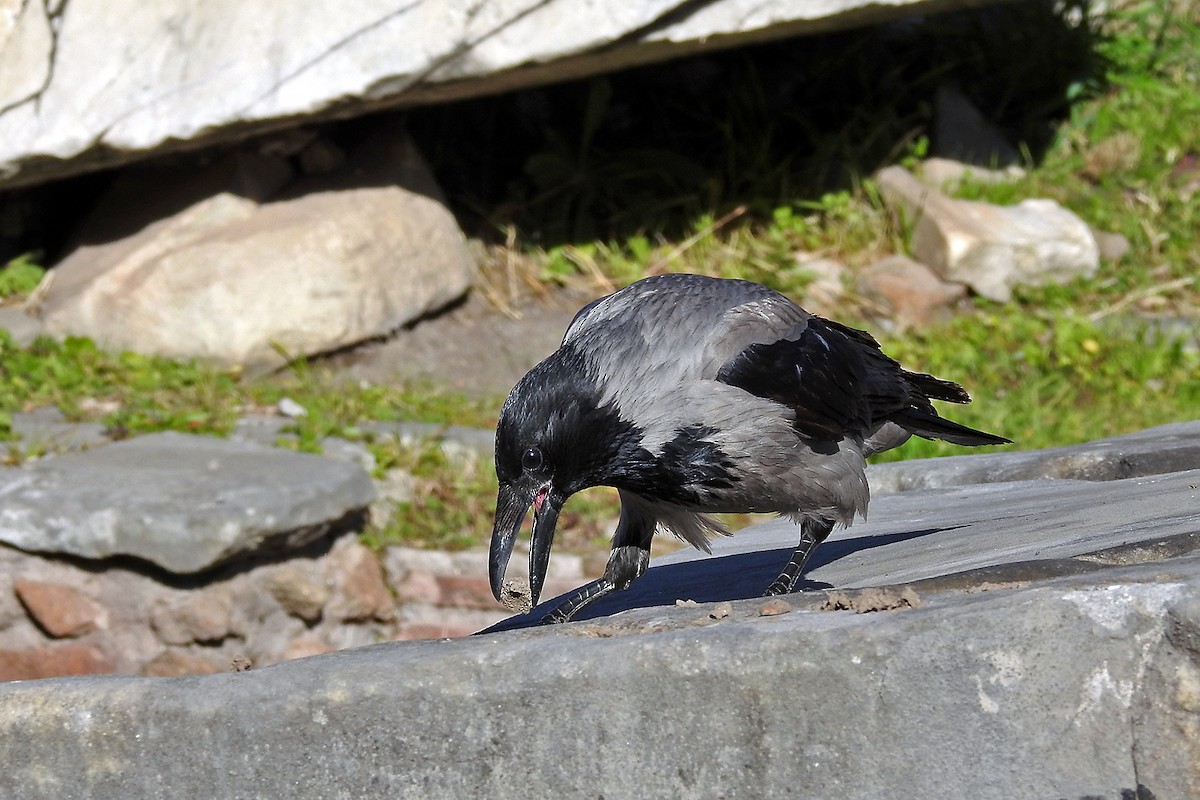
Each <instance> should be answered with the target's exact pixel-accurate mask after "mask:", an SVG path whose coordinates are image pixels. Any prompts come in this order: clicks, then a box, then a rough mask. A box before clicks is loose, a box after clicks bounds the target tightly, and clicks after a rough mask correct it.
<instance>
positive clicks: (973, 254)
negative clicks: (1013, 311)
mask: <svg viewBox="0 0 1200 800" xmlns="http://www.w3.org/2000/svg"><path fill="white" fill-rule="evenodd" d="M877 181H878V182H879V188H880V191H881V193H882V194H883V196H884V198H885V199H886V200H887V201H888V203H889V204H891V205H893V206H897V207H899V208H901V209H903V210H904V211H905V212H906V213H907V214H908V215H909V218H910V219H912V220H914V225H913V233H912V241H911V247H912V252H913V255H914V256H915V257H916V258H917V259H918V260H919V261H921V262H923V263H925V264H927V265H929V266H930V267H932V268H933V269H934V271H935V272H937V273H938V274H939V275H941V276H942V277H943V278H944V279H946V280H948V281H953V282H955V283H963V284H966V285H967V286H970V287H971V288H972V289H973V290H974V291H975V292H977V293H978V294H980V295H982V296H984V297H986V298H988V299H989V300H996V301H998V302H1007V301H1008V300H1009V299H1010V298H1011V297H1012V290H1013V287H1015V286H1021V285H1041V284H1046V283H1065V282H1066V281H1068V280H1071V279H1072V278H1076V277H1079V276H1091V275H1094V274H1095V272H1096V269H1097V268H1098V267H1099V265H1100V251H1099V248H1098V247H1097V245H1096V239H1095V237H1094V236H1092V231H1091V229H1090V228H1089V227H1088V225H1087V223H1085V222H1084V221H1083V220H1081V219H1080V218H1079V217H1077V216H1075V215H1074V214H1072V213H1071V212H1070V211H1068V210H1067V209H1065V208H1063V207H1062V206H1060V205H1059V204H1058V203H1056V202H1054V201H1053V200H1042V199H1035V200H1025V201H1022V202H1021V203H1018V204H1017V205H1015V206H996V205H991V204H989V203H978V202H973V201H969V200H954V199H952V198H949V197H946V196H945V195H943V194H941V193H940V192H938V191H937V190H935V189H931V188H929V187H928V186H926V185H925V184H922V183H921V182H920V181H918V180H917V179H916V178H915V177H913V176H912V175H911V174H910V173H909V172H908V171H907V170H905V169H904V168H903V167H887V168H885V169H883V170H881V171H880V172H879V174H878V176H877Z"/></svg>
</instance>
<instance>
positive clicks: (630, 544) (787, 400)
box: [489, 274, 1009, 622]
mask: <svg viewBox="0 0 1200 800" xmlns="http://www.w3.org/2000/svg"><path fill="white" fill-rule="evenodd" d="M970 399H971V398H970V397H969V396H968V395H967V393H966V392H965V391H964V390H963V388H962V387H961V386H959V385H958V384H956V383H951V382H950V381H944V380H941V379H938V378H935V377H933V376H931V375H925V374H922V373H917V372H909V371H908V370H905V369H903V368H902V367H901V366H900V364H899V363H897V362H896V361H894V360H893V359H891V358H889V357H888V356H886V355H884V353H883V352H882V350H881V349H880V346H879V343H878V342H876V341H875V339H874V338H872V337H871V336H870V334H867V333H865V332H863V331H860V330H856V329H854V328H849V327H846V326H845V325H841V324H839V323H836V322H833V321H831V320H827V319H823V318H821V317H818V316H814V315H813V314H810V313H808V312H807V311H805V310H804V309H802V308H800V307H799V306H798V305H796V304H795V303H793V302H792V301H791V300H789V299H787V298H786V297H784V296H783V295H782V294H779V293H778V292H776V291H774V290H771V289H768V288H767V287H765V286H761V285H759V284H756V283H751V282H749V281H740V280H724V279H719V278H709V277H705V276H701V275H685V274H673V275H660V276H655V277H651V278H645V279H643V280H640V281H638V282H637V283H634V284H632V285H630V286H627V287H626V288H624V289H621V290H620V291H618V292H614V293H613V294H610V295H608V296H607V297H603V298H601V299H599V300H596V301H594V302H592V303H590V304H588V305H587V306H585V307H584V308H583V309H582V310H580V311H579V313H578V314H576V315H575V319H574V320H572V322H571V324H570V325H569V326H568V327H567V332H566V334H565V335H564V336H563V340H562V345H561V346H560V347H559V348H558V350H556V351H555V352H554V353H553V354H552V355H550V356H549V357H548V358H547V359H546V360H544V361H542V362H541V363H540V364H538V365H537V366H535V367H534V368H533V369H531V370H530V371H529V373H528V374H526V375H525V377H524V378H522V379H521V380H520V381H519V382H518V383H517V385H516V386H515V387H514V388H513V390H512V392H511V393H510V394H509V396H508V399H507V400H506V401H505V403H504V406H503V408H502V409H501V412H500V421H499V424H498V426H497V430H496V476H497V478H498V479H499V483H500V491H499V496H498V497H497V500H496V520H495V527H494V529H493V531H492V541H491V553H490V561H489V577H490V579H491V585H492V593H493V594H494V595H495V596H496V599H497V600H499V599H500V596H501V586H502V582H503V579H504V573H505V570H506V569H507V567H508V561H509V558H510V556H511V555H512V549H513V541H514V539H515V538H516V535H517V532H518V531H519V530H520V528H521V524H522V522H523V521H524V519H525V516H526V514H527V513H528V511H529V509H530V507H532V508H533V517H534V519H533V531H532V539H531V542H530V550H529V587H530V594H531V600H532V602H533V605H537V603H538V598H539V597H540V595H541V591H542V585H543V582H544V580H545V576H546V567H547V564H548V563H549V559H550V546H551V544H552V543H553V541H554V530H555V526H556V524H557V521H558V514H559V511H560V509H561V508H562V505H563V503H564V502H565V501H566V499H567V498H568V497H570V496H571V495H572V494H574V493H576V492H578V491H581V490H583V489H587V488H589V487H592V486H613V487H616V489H617V490H618V493H619V495H620V498H621V517H620V521H619V522H618V524H617V529H616V532H615V533H614V534H613V540H612V553H611V554H610V557H609V561H608V566H607V568H606V569H605V572H604V576H603V577H602V578H600V579H599V580H596V581H594V582H592V583H590V584H587V585H585V586H583V587H581V588H580V589H578V590H576V591H575V592H574V593H572V594H571V595H568V596H567V598H566V599H565V600H563V601H562V602H561V603H560V604H559V605H558V606H557V607H556V608H555V609H554V610H553V611H551V612H550V614H549V615H548V616H547V617H546V618H545V621H547V622H564V621H566V620H569V619H571V617H572V616H574V615H575V614H576V613H577V612H578V611H579V610H580V609H582V608H583V607H584V606H586V605H588V604H589V603H591V602H593V601H595V600H596V599H598V598H600V597H603V596H604V595H606V594H608V593H610V592H612V591H615V590H619V589H624V588H626V587H627V586H629V584H630V583H631V582H632V581H634V580H635V579H637V578H638V577H639V576H641V574H642V573H643V572H645V571H646V567H647V565H648V564H649V562H650V542H651V539H652V538H653V537H654V534H655V531H656V530H658V529H659V528H662V529H664V530H666V531H670V532H671V533H673V534H675V535H676V536H678V537H679V538H680V539H682V540H684V541H685V542H687V543H689V544H691V545H692V546H694V547H697V548H699V549H701V550H705V551H709V547H708V540H709V538H710V537H711V536H712V535H714V534H727V533H728V531H726V530H725V528H724V527H723V526H722V525H721V524H720V523H719V522H717V521H716V520H714V519H712V518H711V517H708V516H706V514H710V513H729V512H732V513H756V512H771V513H778V514H784V515H787V516H789V517H791V518H792V519H794V520H795V521H796V522H797V524H798V525H799V529H800V542H799V545H798V546H797V547H796V550H795V552H794V553H793V554H792V557H791V558H790V559H789V561H788V563H787V566H785V567H784V569H783V571H782V572H781V573H780V575H779V577H778V578H776V579H775V580H774V581H773V582H772V583H771V584H770V585H769V586H768V587H767V588H766V592H765V594H767V595H774V594H785V593H787V592H791V591H792V590H793V589H794V588H795V585H796V581H797V580H798V579H799V577H800V575H801V573H803V571H804V565H805V564H806V562H807V561H808V559H809V557H810V556H811V555H812V553H813V551H814V550H815V549H816V546H817V545H818V544H820V543H821V542H822V541H824V539H825V537H827V536H828V535H829V533H830V531H831V530H832V529H833V527H834V525H835V524H839V523H840V524H841V525H844V526H846V525H850V524H851V522H853V520H854V518H855V517H856V516H865V514H866V510H867V501H868V498H869V491H868V488H867V479H866V475H865V473H864V470H865V468H866V458H867V457H868V456H870V455H873V454H875V453H879V452H882V451H884V450H889V449H891V448H893V447H897V446H899V445H901V444H903V443H904V442H905V441H906V440H907V439H908V438H909V436H911V435H914V434H915V435H917V436H921V437H924V438H927V439H941V440H944V441H947V442H953V443H955V444H960V445H987V444H1004V443H1007V442H1008V441H1009V440H1008V439H1005V438H1003V437H1001V436H995V435H993V434H990V433H984V432H982V431H977V430H973V429H971V428H968V427H965V426H963V425H959V424H957V423H955V422H951V421H950V420H947V419H943V418H942V417H940V416H938V413H937V411H935V410H934V408H933V405H932V404H931V403H930V401H931V400H945V401H949V402H951V403H968V402H970Z"/></svg>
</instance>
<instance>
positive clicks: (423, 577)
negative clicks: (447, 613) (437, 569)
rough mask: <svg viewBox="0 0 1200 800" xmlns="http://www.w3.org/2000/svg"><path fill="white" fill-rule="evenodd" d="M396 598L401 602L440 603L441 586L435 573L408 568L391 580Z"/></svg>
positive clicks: (435, 604)
mask: <svg viewBox="0 0 1200 800" xmlns="http://www.w3.org/2000/svg"><path fill="white" fill-rule="evenodd" d="M392 588H394V589H395V590H396V599H397V600H399V601H400V602H402V603H428V604H429V605H434V606H437V605H441V604H442V587H441V585H440V584H439V583H438V578H437V576H436V575H434V574H432V573H430V572H423V571H417V570H409V571H408V572H406V573H405V575H404V577H403V578H402V579H400V580H398V581H397V580H395V579H393V580H392Z"/></svg>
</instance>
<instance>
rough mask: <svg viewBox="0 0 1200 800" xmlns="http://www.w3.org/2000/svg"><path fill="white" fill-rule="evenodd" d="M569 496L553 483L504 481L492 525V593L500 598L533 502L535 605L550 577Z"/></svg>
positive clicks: (532, 589) (531, 590) (532, 592)
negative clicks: (557, 532) (558, 528)
mask: <svg viewBox="0 0 1200 800" xmlns="http://www.w3.org/2000/svg"><path fill="white" fill-rule="evenodd" d="M565 500H566V498H565V497H563V496H562V494H561V493H559V492H558V491H556V490H555V489H554V488H553V487H552V486H551V485H550V484H549V483H543V484H537V483H529V484H526V483H525V482H524V481H516V482H514V483H512V484H501V486H500V494H499V495H498V496H497V498H496V525H495V527H494V528H493V529H492V547H491V554H490V558H489V559H488V578H489V579H490V580H491V583H492V595H493V596H494V597H495V598H496V599H497V600H499V599H500V590H501V588H502V585H503V582H504V573H505V571H506V570H507V569H508V560H509V558H510V557H511V556H512V550H513V542H514V541H516V538H517V532H518V531H519V530H521V523H522V522H524V521H525V515H526V514H527V513H529V507H530V506H533V536H532V540H531V542H530V546H529V594H530V600H531V602H532V603H533V605H535V606H536V605H537V603H538V598H539V597H541V594H542V585H543V584H544V583H545V581H546V567H547V565H548V564H549V563H550V546H551V545H552V544H554V529H555V527H556V526H557V525H558V512H559V511H560V510H561V509H562V505H563V503H564V502H565Z"/></svg>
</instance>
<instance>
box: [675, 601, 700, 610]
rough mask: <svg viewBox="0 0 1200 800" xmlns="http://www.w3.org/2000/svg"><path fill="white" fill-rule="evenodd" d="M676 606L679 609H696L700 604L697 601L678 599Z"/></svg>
mask: <svg viewBox="0 0 1200 800" xmlns="http://www.w3.org/2000/svg"><path fill="white" fill-rule="evenodd" d="M675 605H676V607H678V608H695V607H696V606H697V605H699V604H698V603H697V602H696V601H695V600H681V599H677V600H676V601H675Z"/></svg>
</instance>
